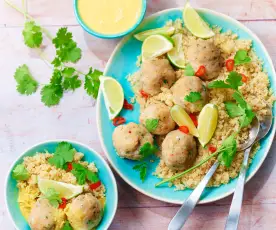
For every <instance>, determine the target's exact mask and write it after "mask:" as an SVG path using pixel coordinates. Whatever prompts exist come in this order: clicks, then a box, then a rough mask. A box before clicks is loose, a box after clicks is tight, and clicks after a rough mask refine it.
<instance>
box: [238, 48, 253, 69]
mask: <svg viewBox="0 0 276 230" xmlns="http://www.w3.org/2000/svg"><path fill="white" fill-rule="evenodd" d="M234 61H235V65H241V64H245V63H249V62H251V58H250V57H249V56H248V54H247V51H246V50H239V51H237V53H236V55H235V57H234Z"/></svg>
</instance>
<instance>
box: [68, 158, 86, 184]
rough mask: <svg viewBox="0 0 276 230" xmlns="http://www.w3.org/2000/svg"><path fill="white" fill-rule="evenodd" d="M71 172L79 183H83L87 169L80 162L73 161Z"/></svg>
mask: <svg viewBox="0 0 276 230" xmlns="http://www.w3.org/2000/svg"><path fill="white" fill-rule="evenodd" d="M72 166H73V170H72V171H71V173H72V174H73V175H74V176H75V177H76V179H77V182H78V184H79V185H83V184H85V181H86V177H87V171H88V169H87V168H86V167H84V166H83V165H81V164H78V163H73V164H72Z"/></svg>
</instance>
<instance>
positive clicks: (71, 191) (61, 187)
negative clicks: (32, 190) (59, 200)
mask: <svg viewBox="0 0 276 230" xmlns="http://www.w3.org/2000/svg"><path fill="white" fill-rule="evenodd" d="M38 188H39V190H40V191H41V193H43V194H45V193H46V191H47V190H48V189H49V188H53V189H55V190H56V191H57V192H58V193H59V194H60V197H64V198H65V199H71V198H73V197H75V196H77V195H79V194H81V193H82V192H83V186H79V185H73V184H67V183H63V182H58V181H54V180H47V179H42V178H39V177H38Z"/></svg>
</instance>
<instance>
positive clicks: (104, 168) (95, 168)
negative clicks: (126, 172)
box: [5, 140, 118, 230]
mask: <svg viewBox="0 0 276 230" xmlns="http://www.w3.org/2000/svg"><path fill="white" fill-rule="evenodd" d="M5 196H6V205H7V209H8V211H9V214H10V217H11V219H12V221H13V222H14V225H15V227H16V228H17V229H20V230H23V229H24V230H25V229H26V230H27V229H44V228H45V229H56V230H58V229H108V227H109V225H110V224H111V222H112V220H113V218H114V215H115V213H116V210H117V202H118V193H117V184H116V180H115V178H114V175H113V173H112V171H111V169H110V168H109V166H108V164H107V163H106V162H105V160H104V159H103V158H102V157H101V156H100V155H99V154H98V153H97V152H95V151H94V150H93V149H91V148H90V147H88V146H86V145H83V144H81V143H78V142H73V141H68V140H53V141H46V142H43V143H39V144H37V145H34V146H33V147H31V148H29V149H28V150H26V151H25V152H23V154H21V155H20V156H19V158H18V159H17V160H16V161H15V163H14V164H13V165H12V166H11V168H10V171H9V173H8V175H7V180H6V188H5Z"/></svg>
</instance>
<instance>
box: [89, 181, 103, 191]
mask: <svg viewBox="0 0 276 230" xmlns="http://www.w3.org/2000/svg"><path fill="white" fill-rule="evenodd" d="M101 184H102V183H101V181H100V180H99V181H97V182H96V183H93V184H90V185H89V188H90V189H91V190H94V189H96V188H98V187H100V186H101Z"/></svg>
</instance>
